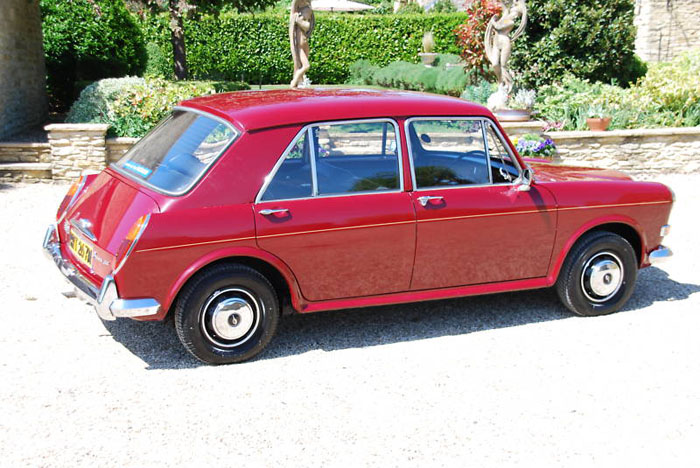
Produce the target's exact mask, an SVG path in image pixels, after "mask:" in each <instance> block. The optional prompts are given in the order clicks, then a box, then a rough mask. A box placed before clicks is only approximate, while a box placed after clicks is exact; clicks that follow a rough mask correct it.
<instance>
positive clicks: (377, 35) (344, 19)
mask: <svg viewBox="0 0 700 468" xmlns="http://www.w3.org/2000/svg"><path fill="white" fill-rule="evenodd" d="M464 18H465V15H464V14H463V13H451V14H420V15H409V14H406V15H376V14H364V15H354V14H353V15H346V14H342V15H341V14H332V13H323V12H320V13H317V14H316V27H315V29H314V32H313V35H312V36H311V44H310V45H311V69H310V70H309V72H308V76H309V78H310V79H311V81H312V82H314V83H324V84H339V83H345V82H346V81H347V80H348V77H349V75H350V65H352V64H353V63H355V62H356V61H358V60H363V59H364V60H369V61H370V62H372V63H373V64H375V65H379V66H385V65H387V64H389V63H391V62H395V61H400V60H403V61H407V62H409V61H415V60H417V59H418V56H417V54H418V52H420V51H421V41H422V39H423V32H424V31H430V30H432V31H433V36H434V38H435V44H436V47H435V50H436V52H445V53H451V54H457V53H459V49H458V48H457V46H456V44H455V40H454V34H453V33H452V31H453V30H454V28H455V27H456V26H457V25H458V24H459V23H461V22H462V21H463V20H464ZM288 21H289V17H288V14H280V13H275V14H270V13H262V14H256V15H248V14H239V15H234V14H221V15H219V16H213V15H202V16H201V17H199V18H198V19H186V20H185V29H186V30H187V34H186V40H187V59H188V68H189V73H190V75H191V76H192V77H193V78H196V79H215V80H243V81H248V82H250V83H259V82H262V83H268V84H277V83H289V81H291V79H292V55H291V52H290V50H289V37H288V32H287V28H286V24H287V22H288ZM142 27H143V30H144V34H145V35H146V37H148V38H149V40H151V41H153V42H155V43H157V44H158V46H159V47H160V49H161V50H162V51H163V54H164V55H165V56H166V57H170V55H171V54H172V46H171V45H170V32H169V29H168V20H167V16H163V15H157V16H149V17H147V18H146V19H145V20H144V23H143V25H142Z"/></svg>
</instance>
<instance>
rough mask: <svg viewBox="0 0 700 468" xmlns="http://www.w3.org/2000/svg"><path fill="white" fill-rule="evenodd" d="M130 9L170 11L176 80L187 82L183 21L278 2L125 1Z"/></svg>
mask: <svg viewBox="0 0 700 468" xmlns="http://www.w3.org/2000/svg"><path fill="white" fill-rule="evenodd" d="M125 2H126V4H127V6H128V7H129V9H130V10H132V11H136V12H138V13H139V14H144V13H146V12H151V13H154V14H155V13H160V12H162V11H165V10H167V12H168V16H169V27H170V42H171V44H172V46H173V63H174V64H175V65H174V72H175V79H177V80H186V79H187V53H186V50H185V27H184V18H185V17H187V16H188V15H196V14H205V13H212V14H219V12H220V11H221V9H222V8H224V7H228V8H231V9H234V10H237V11H238V12H239V13H244V12H252V11H255V10H259V9H262V8H265V7H267V6H269V5H273V4H274V3H275V0H125Z"/></svg>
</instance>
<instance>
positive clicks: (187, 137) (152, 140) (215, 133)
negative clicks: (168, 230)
mask: <svg viewBox="0 0 700 468" xmlns="http://www.w3.org/2000/svg"><path fill="white" fill-rule="evenodd" d="M237 134H238V132H236V130H234V129H233V127H231V126H230V125H228V124H225V123H223V122H222V121H220V120H217V119H214V118H212V117H208V116H206V115H202V114H199V113H195V112H188V111H183V110H176V111H174V112H173V113H172V115H171V116H170V117H168V118H166V119H165V120H163V121H162V122H161V123H160V124H159V125H158V126H157V127H155V128H154V129H153V130H151V132H150V133H148V135H146V136H145V137H143V138H142V139H141V140H140V141H139V142H138V143H136V144H135V145H134V146H133V147H132V148H131V149H130V150H129V151H128V152H127V153H126V154H125V155H124V157H122V158H121V159H120V160H119V162H117V163H116V167H117V168H119V169H120V170H121V172H123V173H125V174H127V175H129V176H130V177H131V178H133V179H136V180H139V181H142V182H145V183H147V184H148V185H150V186H153V187H154V188H156V189H159V190H161V191H163V192H168V193H172V194H180V193H183V192H185V191H187V190H188V189H189V188H190V187H191V186H192V185H193V184H194V183H195V182H196V181H197V180H198V179H199V178H200V177H201V176H202V174H204V172H205V171H206V170H207V169H208V168H209V166H211V164H212V163H213V162H214V161H216V159H217V158H218V157H219V156H220V155H221V153H223V151H224V150H225V149H226V148H227V147H228V145H229V144H231V142H232V141H233V140H234V139H235V138H236V135H237Z"/></svg>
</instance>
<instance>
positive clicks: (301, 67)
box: [289, 0, 316, 88]
mask: <svg viewBox="0 0 700 468" xmlns="http://www.w3.org/2000/svg"><path fill="white" fill-rule="evenodd" d="M315 23H316V20H315V19H314V12H313V10H312V9H311V2H310V0H292V9H291V11H290V13H289V45H290V47H291V49H292V59H293V60H294V77H293V78H292V82H291V83H290V85H289V86H290V87H291V88H297V87H299V86H300V85H301V86H302V87H305V86H308V85H309V83H310V81H309V80H307V79H306V72H307V71H308V70H309V67H310V64H309V38H310V37H311V33H312V32H313V30H314V25H315Z"/></svg>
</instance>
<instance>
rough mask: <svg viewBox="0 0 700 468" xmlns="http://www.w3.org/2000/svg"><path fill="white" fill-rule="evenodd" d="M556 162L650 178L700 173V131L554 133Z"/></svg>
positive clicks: (695, 129)
mask: <svg viewBox="0 0 700 468" xmlns="http://www.w3.org/2000/svg"><path fill="white" fill-rule="evenodd" d="M547 135H548V136H549V137H551V138H552V139H553V140H554V142H555V144H556V145H557V152H558V154H557V157H556V158H555V162H560V163H562V164H570V165H575V166H597V167H604V168H610V169H619V170H622V171H627V172H631V173H635V172H644V173H646V174H660V173H679V174H691V173H698V172H700V127H692V128H662V129H651V130H649V129H640V130H614V131H609V132H552V133H549V134H547Z"/></svg>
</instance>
